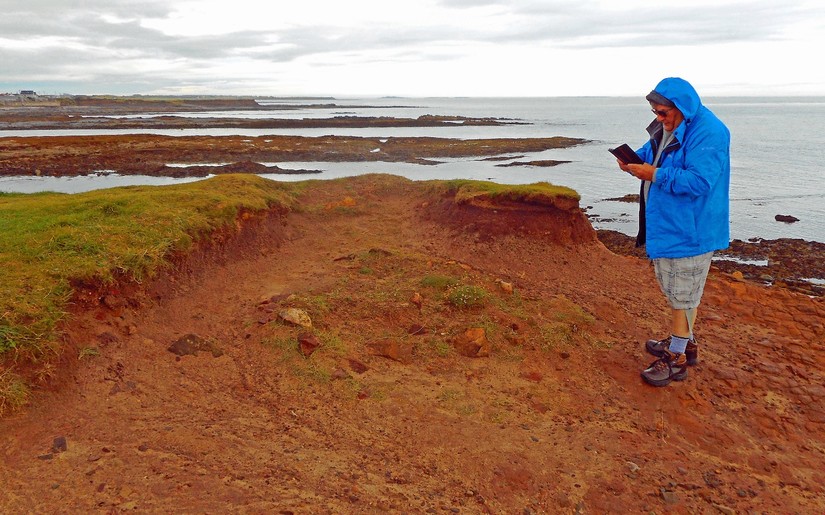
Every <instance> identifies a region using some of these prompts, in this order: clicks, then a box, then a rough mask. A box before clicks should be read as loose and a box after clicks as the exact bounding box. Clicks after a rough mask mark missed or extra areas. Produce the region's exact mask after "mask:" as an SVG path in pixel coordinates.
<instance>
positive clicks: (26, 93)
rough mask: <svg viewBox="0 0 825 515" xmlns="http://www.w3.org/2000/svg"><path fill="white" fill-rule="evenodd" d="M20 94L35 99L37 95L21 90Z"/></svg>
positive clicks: (28, 90)
mask: <svg viewBox="0 0 825 515" xmlns="http://www.w3.org/2000/svg"><path fill="white" fill-rule="evenodd" d="M20 94H21V95H23V96H24V97H36V96H37V93H35V92H34V91H33V90H31V89H21V90H20Z"/></svg>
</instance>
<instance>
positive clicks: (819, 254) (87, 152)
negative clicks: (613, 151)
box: [0, 97, 825, 296]
mask: <svg viewBox="0 0 825 515" xmlns="http://www.w3.org/2000/svg"><path fill="white" fill-rule="evenodd" d="M320 100H322V101H323V100H325V99H320ZM335 107H339V106H337V105H336V104H334V103H329V102H322V103H313V102H296V103H289V104H274V105H267V104H263V103H259V102H257V101H255V100H254V99H251V98H141V97H128V98H108V97H71V98H64V99H61V100H60V105H59V106H53V105H49V106H44V107H3V108H0V129H6V130H12V129H18V130H19V129H54V130H57V129H159V128H164V129H183V128H307V127H329V128H333V127H350V128H353V127H443V126H451V127H455V126H461V125H477V126H484V125H508V124H517V123H520V122H519V121H517V120H510V119H496V118H466V117H456V116H433V115H424V116H420V117H418V118H394V117H358V116H351V115H349V114H348V113H346V111H344V110H345V109H353V106H340V107H341V109H342V115H341V116H335V117H333V118H304V119H292V120H285V119H277V118H262V119H250V118H219V117H204V118H188V117H182V116H175V115H174V113H180V112H202V113H208V112H214V111H262V112H272V113H275V112H279V111H280V112H283V111H286V110H294V109H310V110H311V109H321V108H323V109H329V108H335ZM357 107H359V108H361V107H368V106H357ZM159 114H163V115H162V116H160V115H159ZM140 115H148V116H144V117H141V116H140ZM124 116H128V117H124ZM585 142H586V140H582V139H578V138H564V137H553V138H530V139H524V138H512V139H507V138H497V139H483V140H481V139H479V140H460V139H452V138H430V137H405V138H367V137H364V138H362V137H349V136H321V137H298V136H265V137H241V136H221V137H209V136H182V137H181V136H176V137H171V136H157V135H124V136H82V137H81V136H61V137H12V138H0V176H31V175H38V176H82V175H90V174H93V173H111V172H116V173H118V174H121V175H149V176H163V177H205V176H207V175H210V174H222V173H259V174H260V173H266V174H308V175H311V174H317V173H319V171H318V170H286V169H282V168H279V167H277V166H267V165H264V164H262V163H265V162H278V161H328V162H359V161H384V162H408V163H418V164H434V163H437V162H438V161H437V159H439V158H449V157H468V156H474V157H479V158H482V159H493V160H494V159H498V156H501V155H502V154H521V153H528V152H539V151H543V150H548V149H552V148H564V147H569V146H572V145H578V144H582V143H585ZM169 163H181V164H182V165H185V166H169ZM559 163H560V162H559V161H518V162H514V163H508V164H502V165H498V166H535V167H541V166H554V165H557V164H559ZM630 197H632V196H630ZM627 201H632V198H629V199H627ZM598 235H599V239H600V240H601V241H602V242H603V243H604V244H605V245H606V246H607V247H608V248H610V249H611V250H612V251H613V252H616V253H619V254H624V255H636V256H643V254H642V253H641V252H640V251H639V249H636V248H635V247H634V244H633V243H634V239H633V238H632V237H629V236H626V235H624V234H621V233H616V232H614V231H606V230H600V231H598ZM717 258H718V259H717V260H716V261H714V267H715V269H717V270H719V271H721V272H725V273H730V274H736V277H739V278H741V279H744V280H748V281H754V282H758V283H761V284H767V285H771V286H776V287H782V288H788V289H790V290H794V291H798V292H802V293H805V294H807V295H812V296H822V295H824V294H825V244H823V243H820V242H810V241H804V240H794V239H777V240H763V239H755V240H749V241H739V240H737V241H734V242H732V244H731V247H730V248H729V249H728V250H726V251H723V252H720V253H718V254H717Z"/></svg>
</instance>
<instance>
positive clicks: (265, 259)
mask: <svg viewBox="0 0 825 515" xmlns="http://www.w3.org/2000/svg"><path fill="white" fill-rule="evenodd" d="M300 206H301V207H300V209H298V210H296V211H294V212H291V213H289V214H287V215H283V216H276V215H273V216H271V217H263V218H251V219H248V220H245V221H243V223H242V224H241V226H242V227H243V229H242V230H241V231H240V233H239V234H238V235H237V236H236V237H234V238H232V239H229V240H222V241H220V242H217V243H216V244H215V245H214V246H212V247H209V246H204V249H203V252H201V253H198V254H196V255H193V256H192V257H191V258H190V259H188V260H185V261H183V262H181V264H180V266H179V269H178V270H177V271H175V272H170V273H169V274H168V275H166V276H165V277H162V278H158V279H157V280H156V281H154V282H153V283H151V284H144V285H139V287H138V286H136V285H132V286H130V287H123V288H117V289H112V290H111V291H94V292H91V291H90V292H87V294H86V295H85V297H84V298H81V299H78V308H77V313H76V314H75V317H74V319H73V321H72V322H71V324H69V326H68V327H67V330H68V335H67V341H66V346H67V349H69V350H67V351H66V355H65V358H66V359H65V361H66V364H64V365H63V367H62V368H61V369H60V370H56V371H54V376H53V377H52V378H51V380H50V381H48V380H47V381H45V382H44V387H43V388H42V389H41V390H39V391H38V392H37V394H36V396H35V398H34V399H33V402H32V404H31V406H29V407H27V408H26V409H25V410H24V411H22V412H19V413H17V414H13V415H11V416H7V417H6V418H5V419H3V420H0V433H2V434H3V435H4V437H3V439H2V443H0V467H1V468H2V472H0V477H2V478H3V481H2V482H3V488H2V489H0V507H2V510H0V511H4V512H9V513H19V512H32V513H55V512H57V513H96V512H103V513H118V512H123V511H138V512H146V513H169V512H182V513H226V512H229V513H384V512H403V513H716V512H718V513H823V512H825V472H823V471H825V386H823V378H824V377H825V375H824V374H823V372H824V371H825V354H823V351H825V344H824V343H823V340H825V325H823V321H825V305H824V304H823V300H822V298H821V297H819V298H811V297H808V296H805V295H802V294H798V293H794V292H792V291H789V290H787V289H776V288H767V287H765V286H762V285H759V284H754V283H750V282H746V281H737V280H735V279H734V278H732V277H731V276H730V275H728V274H726V273H723V272H721V271H719V270H718V269H715V270H714V271H713V273H712V275H711V277H710V279H709V282H708V285H707V288H706V294H705V298H704V303H703V306H702V308H701V312H700V322H699V324H698V329H697V337H698V339H699V342H700V356H699V359H700V363H699V365H698V366H696V367H694V368H692V369H691V370H690V375H689V377H688V379H687V380H686V381H684V382H680V383H674V384H672V385H670V386H668V387H666V388H653V387H649V386H646V385H644V384H643V383H642V381H641V380H640V377H639V371H640V370H641V369H642V368H644V367H645V366H646V365H647V364H648V363H649V362H650V361H651V359H652V358H651V356H649V355H647V354H646V353H645V351H644V348H643V342H644V340H645V339H647V338H648V337H652V336H656V337H662V336H664V335H665V334H666V330H667V325H668V322H667V319H668V317H669V311H668V309H667V306H666V304H665V301H664V299H663V298H662V296H661V294H660V292H659V291H658V288H657V286H656V284H655V280H654V278H653V275H652V272H651V268H650V265H649V264H648V262H647V261H646V260H643V259H639V258H636V257H632V256H622V255H617V254H614V253H612V252H611V251H609V250H608V249H607V248H606V247H605V246H604V245H603V244H602V243H600V242H599V241H598V240H597V238H596V235H595V232H594V231H593V230H592V228H590V226H589V224H588V223H587V222H586V220H585V219H584V215H583V214H582V213H581V212H580V211H579V210H578V209H577V208H573V209H569V210H565V209H563V208H554V209H552V210H549V209H548V210H541V209H537V208H535V207H530V206H517V205H509V206H495V205H488V206H464V207H458V206H455V205H454V204H453V203H452V202H451V199H450V198H442V197H441V196H440V195H438V194H436V193H434V192H433V190H431V189H430V188H429V187H428V186H427V185H425V184H422V183H413V182H410V181H406V180H403V179H400V178H395V177H389V176H363V177H358V178H352V179H348V180H344V181H321V182H317V183H314V184H313V185H312V187H310V188H308V189H307V190H306V193H305V194H304V196H303V198H302V199H301V203H300ZM434 276H438V277H453V278H456V279H457V280H459V281H460V282H461V283H463V284H468V285H475V286H477V287H482V288H484V289H485V290H486V291H487V292H488V294H489V297H488V298H487V301H486V302H485V303H484V305H483V306H480V307H474V308H470V309H458V308H455V307H451V305H450V304H448V303H447V302H446V301H445V299H444V298H443V292H441V291H439V290H438V289H436V288H433V287H430V286H426V285H425V284H424V283H422V279H424V278H426V277H434ZM502 281H503V282H504V283H509V284H511V285H512V286H513V288H514V291H513V292H512V293H508V292H507V291H506V289H505V288H504V287H503V283H502ZM416 294H418V296H416ZM289 307H293V308H301V309H304V310H306V311H307V312H308V313H309V315H310V316H311V318H312V320H313V326H314V329H313V330H312V331H311V332H312V333H313V334H314V336H315V337H316V338H317V340H318V342H320V347H318V349H317V350H316V351H315V352H314V353H313V354H311V355H310V356H309V357H303V354H301V352H300V350H299V346H298V338H299V337H300V336H301V333H303V332H305V330H302V329H300V328H295V327H292V326H289V325H287V324H285V323H283V322H281V321H280V320H279V318H278V313H279V312H280V311H281V310H283V309H286V308H289ZM468 328H483V329H484V330H485V332H486V336H487V339H488V342H486V343H485V342H484V341H481V344H480V345H479V346H478V347H477V350H478V351H479V354H480V355H481V357H466V356H464V355H462V354H459V352H457V350H456V348H460V349H463V352H465V353H466V352H467V350H466V349H467V348H468V345H467V338H466V337H464V336H462V335H465V331H466V330H467V329H468ZM188 334H193V335H196V336H197V337H199V338H200V339H201V340H202V341H203V342H206V343H208V345H206V347H209V349H210V350H217V352H215V353H214V354H213V353H212V352H209V351H207V350H203V351H201V352H198V353H197V355H183V356H178V355H176V354H174V353H172V352H170V351H169V350H167V349H168V348H169V347H170V345H172V344H173V343H174V342H175V341H177V340H179V339H180V338H181V337H184V336H186V335H188ZM471 334H472V335H474V336H478V333H477V332H476V333H471ZM310 340H311V339H306V338H305V347H304V348H310V347H312V345H313V343H312V342H311V341H310ZM469 347H472V345H470V346H469ZM92 349H93V350H94V351H92ZM81 355H82V356H83V357H78V356H81ZM56 437H64V438H65V441H66V448H65V450H62V446H61V445H60V444H61V442H60V441H58V442H57V444H58V445H57V447H58V448H57V449H52V447H53V445H54V444H55V438H56Z"/></svg>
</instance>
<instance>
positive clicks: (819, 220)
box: [0, 97, 825, 241]
mask: <svg viewBox="0 0 825 515" xmlns="http://www.w3.org/2000/svg"><path fill="white" fill-rule="evenodd" d="M334 102H335V103H336V104H338V105H337V107H335V108H331V109H329V108H324V109H317V108H306V109H299V110H289V111H283V112H279V111H274V112H269V113H267V116H270V117H273V118H291V119H294V118H322V117H332V116H341V115H358V116H397V117H405V118H408V117H417V116H420V115H423V114H439V115H460V116H471V117H496V118H510V119H516V120H519V121H526V122H529V125H512V126H505V127H439V128H417V127H416V128H394V129H385V128H381V129H372V128H366V129H329V128H326V129H283V130H274V129H256V130H243V129H241V130H239V129H192V130H188V129H185V130H168V131H163V130H146V131H135V130H124V131H96V130H85V131H80V130H74V131H0V137H2V136H24V135H29V136H34V135H69V134H71V135H76V134H118V133H120V134H135V133H152V134H166V135H174V136H184V135H203V134H209V135H218V136H220V135H232V134H240V135H248V136H265V135H267V134H273V135H275V134H298V135H305V136H320V135H326V134H337V135H353V136H370V137H379V138H381V137H390V136H439V137H453V138H495V137H508V138H519V137H549V136H570V137H580V138H586V139H589V140H592V143H589V144H586V145H581V146H577V147H574V148H569V149H559V150H551V151H546V152H540V153H533V154H529V155H525V156H524V157H519V158H518V160H521V161H524V160H535V159H557V160H569V161H571V163H569V164H564V165H560V166H556V167H553V168H534V167H509V168H502V167H497V166H495V165H496V164H500V163H501V162H484V161H479V160H477V159H444V160H443V161H444V163H443V164H439V165H436V166H424V165H411V164H405V163H380V162H376V163H364V162H359V163H327V162H318V163H315V162H294V163H265V164H277V165H278V166H280V167H282V168H304V169H315V170H323V171H324V172H323V173H322V174H320V175H312V176H283V175H266V177H268V178H272V179H274V180H286V181H294V180H303V179H305V178H307V177H310V178H313V179H318V178H321V179H323V178H337V177H344V176H351V175H359V174H363V173H374V172H375V173H392V174H396V175H401V176H404V177H408V178H410V179H413V180H427V179H452V178H470V179H483V180H492V181H496V182H501V183H507V184H524V183H531V182H537V181H549V182H551V183H554V184H561V185H565V186H569V187H572V188H574V189H575V190H577V191H578V192H579V193H580V194H581V196H582V202H581V205H582V206H583V207H584V206H589V207H590V208H589V211H588V212H589V214H591V215H593V216H595V217H596V218H594V220H593V223H594V225H595V226H596V227H598V228H610V229H616V230H620V231H622V232H625V233H627V234H634V233H635V231H636V226H637V213H636V210H637V208H636V206H635V205H633V204H627V203H621V202H616V201H609V200H606V199H608V198H615V197H621V196H623V195H626V194H628V193H636V192H638V181H637V180H636V179H633V178H632V177H629V176H628V175H627V174H625V173H623V172H621V171H619V170H618V168H617V167H616V165H615V160H614V159H613V157H612V156H611V155H610V154H609V153H608V152H607V148H609V147H612V146H615V145H617V144H619V143H623V142H627V143H629V144H630V145H631V146H632V147H634V148H635V147H638V146H641V144H642V143H643V142H644V141H645V138H646V133H645V131H644V128H645V126H646V125H647V124H648V123H649V121H650V119H651V114H650V111H649V107H648V105H647V102H645V101H644V99H642V98H639V99H636V98H611V97H604V98H521V99H509V98H495V99H478V98H473V99H465V98H449V99H445V98H423V99H401V98H387V99H336V100H335V101H334ZM704 102H705V104H706V105H707V106H708V107H710V108H711V109H712V110H713V111H714V112H716V114H717V115H718V116H719V117H720V118H721V119H722V120H723V121H725V123H726V124H727V125H728V127H729V128H730V129H731V134H732V152H731V159H732V163H731V164H732V177H731V234H732V237H733V238H737V239H748V238H753V237H762V238H767V239H774V238H803V239H806V240H816V241H825V165H823V162H825V136H823V135H825V98H820V97H816V98H733V97H726V98H706V99H704ZM324 103H327V102H326V101H324ZM363 105H370V106H375V107H370V108H364V107H358V106H363ZM191 116H204V114H202V113H200V114H199V113H192V114H191ZM209 116H213V114H211V113H210V114H209ZM217 116H224V117H230V116H231V117H246V116H248V117H253V116H254V117H258V118H259V117H261V113H246V112H243V111H238V112H224V113H218V114H217ZM505 162H506V161H505ZM93 172H100V171H96V170H90V173H93ZM188 180H192V179H188ZM180 181H181V180H179V179H167V178H155V177H122V176H118V175H116V174H106V173H102V174H101V173H97V174H94V175H90V176H88V177H78V178H53V177H43V178H38V177H11V178H9V177H6V178H0V191H15V192H35V191H44V190H51V191H63V192H68V193H71V192H79V191H87V190H90V189H98V188H108V187H114V186H122V185H127V184H171V183H174V182H180ZM777 214H784V215H793V216H795V217H797V218H799V219H800V221H799V222H796V223H794V224H785V223H782V222H777V221H775V219H774V216H775V215H777Z"/></svg>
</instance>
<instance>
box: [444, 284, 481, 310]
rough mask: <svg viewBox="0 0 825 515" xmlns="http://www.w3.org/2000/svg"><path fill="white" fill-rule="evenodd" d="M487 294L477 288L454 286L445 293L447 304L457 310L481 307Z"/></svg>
mask: <svg viewBox="0 0 825 515" xmlns="http://www.w3.org/2000/svg"><path fill="white" fill-rule="evenodd" d="M487 296H488V293H487V291H486V290H484V288H480V287H478V286H472V285H471V286H456V287H455V288H452V289H451V290H450V291H449V292H448V293H447V302H449V303H450V304H451V305H453V306H455V307H457V308H459V309H470V308H475V307H480V306H483V305H484V303H485V302H486V300H487Z"/></svg>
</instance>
